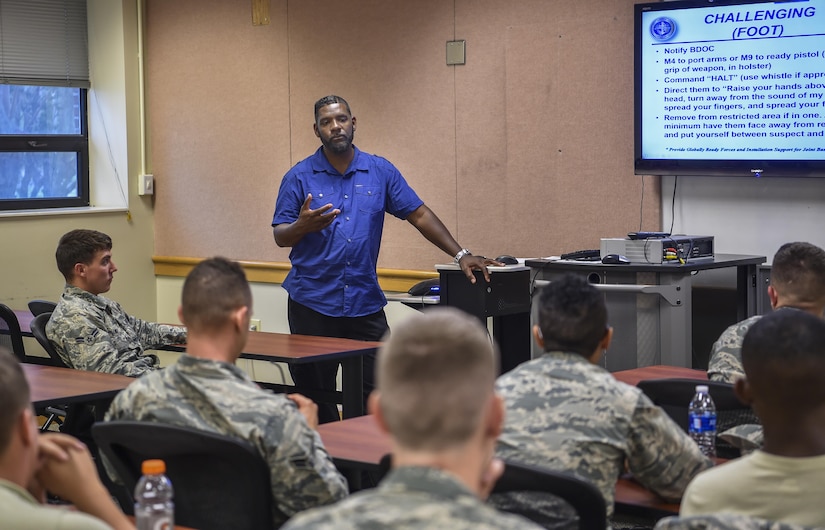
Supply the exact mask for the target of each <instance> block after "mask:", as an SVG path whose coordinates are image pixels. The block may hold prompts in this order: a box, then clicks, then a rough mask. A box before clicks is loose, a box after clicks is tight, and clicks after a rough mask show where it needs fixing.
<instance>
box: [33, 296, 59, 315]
mask: <svg viewBox="0 0 825 530" xmlns="http://www.w3.org/2000/svg"><path fill="white" fill-rule="evenodd" d="M55 307H57V304H56V303H54V302H50V301H48V300H31V301H29V311H31V312H32V315H34V316H37V315H40V314H42V313H51V312H53V311H54V308H55Z"/></svg>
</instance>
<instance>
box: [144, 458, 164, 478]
mask: <svg viewBox="0 0 825 530" xmlns="http://www.w3.org/2000/svg"><path fill="white" fill-rule="evenodd" d="M140 470H141V471H142V472H143V474H144V475H160V474H161V473H166V462H164V461H163V460H144V461H143V464H142V465H141V466H140Z"/></svg>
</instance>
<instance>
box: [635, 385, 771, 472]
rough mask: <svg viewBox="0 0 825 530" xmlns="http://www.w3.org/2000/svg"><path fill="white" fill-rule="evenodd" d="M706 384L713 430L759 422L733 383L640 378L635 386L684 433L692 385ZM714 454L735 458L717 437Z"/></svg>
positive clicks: (733, 448)
mask: <svg viewBox="0 0 825 530" xmlns="http://www.w3.org/2000/svg"><path fill="white" fill-rule="evenodd" d="M697 384H702V385H705V384H706V385H707V386H708V392H709V393H710V397H711V398H713V403H714V405H716V432H717V433H721V432H724V431H726V430H728V429H730V428H731V427H733V426H735V425H742V424H755V425H760V424H761V422H760V421H759V418H758V417H757V416H756V414H754V413H753V410H752V409H751V408H750V406H748V405H745V404H744V403H742V402H741V401H739V398H737V397H736V394H734V392H733V385H731V384H729V383H721V382H717V381H697V380H696V379H681V378H671V379H648V380H646V381H640V382H639V384H638V385H636V386H638V387H639V389H640V390H641V391H642V392H644V393H645V395H647V397H649V398H650V400H651V401H653V403H654V404H655V405H658V406H660V407H662V409H663V410H664V411H665V412H666V413H667V415H668V416H670V417H671V419H673V421H675V422H676V423H677V424H678V425H679V427H681V428H682V430H683V431H685V432H688V408H689V406H690V401H691V399H693V395H694V394H695V393H696V385H697ZM716 449H717V454H718V456H721V457H724V458H735V457H737V456H739V450H738V449H736V448H735V447H733V446H731V445H729V444H728V443H726V442H724V441H721V440H717V443H716Z"/></svg>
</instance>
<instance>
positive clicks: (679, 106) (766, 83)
mask: <svg viewBox="0 0 825 530" xmlns="http://www.w3.org/2000/svg"><path fill="white" fill-rule="evenodd" d="M660 5H667V3H663V4H660ZM704 5H706V6H708V7H694V8H682V9H664V10H661V11H656V10H654V11H650V12H643V13H642V19H641V28H640V30H639V31H640V32H641V34H640V35H637V38H641V39H642V41H641V50H640V51H641V55H640V57H639V59H640V61H641V69H642V70H641V80H640V83H641V86H640V87H637V90H639V89H640V90H641V118H640V120H641V121H640V125H641V155H642V158H644V159H702V160H717V159H719V160H752V159H761V160H825V0H806V1H797V2H773V3H755V4H741V5H723V6H720V5H714V4H712V3H710V4H704Z"/></svg>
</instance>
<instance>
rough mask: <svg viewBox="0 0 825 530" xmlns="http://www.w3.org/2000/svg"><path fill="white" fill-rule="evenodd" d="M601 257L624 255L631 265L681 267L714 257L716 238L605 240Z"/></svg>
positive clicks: (683, 237)
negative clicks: (673, 265)
mask: <svg viewBox="0 0 825 530" xmlns="http://www.w3.org/2000/svg"><path fill="white" fill-rule="evenodd" d="M599 253H600V254H601V256H602V257H605V256H606V255H608V254H621V255H622V256H625V257H626V258H627V259H629V260H630V263H652V264H659V263H682V262H685V261H690V260H694V259H699V258H712V257H713V236H685V235H672V236H668V237H662V238H650V239H625V238H602V240H601V246H600V248H599Z"/></svg>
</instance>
